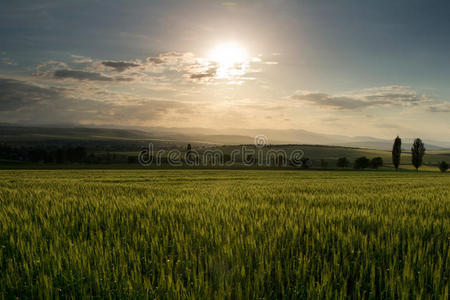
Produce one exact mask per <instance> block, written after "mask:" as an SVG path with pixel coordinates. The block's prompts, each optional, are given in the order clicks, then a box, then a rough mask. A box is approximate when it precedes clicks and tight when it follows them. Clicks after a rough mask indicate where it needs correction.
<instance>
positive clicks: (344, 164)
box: [336, 157, 350, 168]
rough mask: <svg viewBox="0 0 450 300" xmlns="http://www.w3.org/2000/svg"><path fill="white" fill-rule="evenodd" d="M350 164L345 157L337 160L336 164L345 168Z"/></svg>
mask: <svg viewBox="0 0 450 300" xmlns="http://www.w3.org/2000/svg"><path fill="white" fill-rule="evenodd" d="M349 165H350V161H349V160H348V159H347V157H341V158H339V159H338V160H337V163H336V166H338V167H339V168H347V167H348V166H349Z"/></svg>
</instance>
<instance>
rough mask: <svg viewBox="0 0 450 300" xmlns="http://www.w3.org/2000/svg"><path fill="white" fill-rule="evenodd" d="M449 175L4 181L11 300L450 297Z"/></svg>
mask: <svg viewBox="0 0 450 300" xmlns="http://www.w3.org/2000/svg"><path fill="white" fill-rule="evenodd" d="M449 183H450V176H449V175H448V174H440V173H435V172H424V173H418V174H416V173H415V172H400V173H394V172H387V171H385V172H356V171H354V172H338V171H333V172H326V171H313V172H304V171H269V170H265V171H257V170H253V171H243V170H240V171H239V170H27V171H25V170H17V171H14V170H3V171H0V268H1V270H2V271H1V272H0V297H1V298H14V297H20V298H45V297H48V298H56V297H63V298H65V297H69V298H86V297H88V298H116V297H133V298H146V297H147V298H160V299H164V298H191V299H214V298H217V299H221V298H252V299H255V298H265V299H273V298H286V299H287V298H308V299H326V298H348V297H350V298H358V299H360V298H367V299H376V298H384V299H398V298H402V299H412V298H416V299H424V298H425V299H426V298H428V299H448V293H449V277H450V265H449V263H450V256H449V252H450V251H449V250H450V249H449V244H450V243H449V241H450V240H449V239H450V184H449Z"/></svg>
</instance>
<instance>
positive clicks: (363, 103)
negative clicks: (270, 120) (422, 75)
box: [291, 86, 432, 110]
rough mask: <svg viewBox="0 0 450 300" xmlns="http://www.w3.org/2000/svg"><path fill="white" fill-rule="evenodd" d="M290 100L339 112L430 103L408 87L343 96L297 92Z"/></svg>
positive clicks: (393, 87)
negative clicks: (338, 110)
mask: <svg viewBox="0 0 450 300" xmlns="http://www.w3.org/2000/svg"><path fill="white" fill-rule="evenodd" d="M291 98H292V99H295V100H300V101H307V102H309V103H312V104H315V105H319V106H323V107H330V108H333V109H340V110H357V109H363V108H370V107H376V106H392V105H397V106H414V105H419V104H423V103H427V102H430V101H432V99H431V98H429V97H428V96H426V95H424V94H419V93H417V92H416V91H414V90H412V89H411V87H408V86H386V87H378V88H371V89H365V90H362V91H358V92H356V93H350V94H344V95H329V94H326V93H320V92H308V91H297V92H296V93H295V94H294V95H293V96H291Z"/></svg>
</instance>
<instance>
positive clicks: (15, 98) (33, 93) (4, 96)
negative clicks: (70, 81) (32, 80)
mask: <svg viewBox="0 0 450 300" xmlns="http://www.w3.org/2000/svg"><path fill="white" fill-rule="evenodd" d="M60 96H61V94H60V90H59V89H57V88H52V87H41V86H37V85H33V84H28V83H25V82H23V81H19V80H14V79H7V78H0V111H17V110H20V109H21V108H23V107H27V106H31V105H35V104H39V103H43V102H45V101H48V100H51V99H55V98H58V97H60Z"/></svg>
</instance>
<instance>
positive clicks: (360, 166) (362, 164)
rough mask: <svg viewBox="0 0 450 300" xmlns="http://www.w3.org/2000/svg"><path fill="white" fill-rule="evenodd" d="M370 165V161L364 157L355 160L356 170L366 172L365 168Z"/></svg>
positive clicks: (354, 166)
mask: <svg viewBox="0 0 450 300" xmlns="http://www.w3.org/2000/svg"><path fill="white" fill-rule="evenodd" d="M369 164H370V160H369V159H368V158H367V157H365V156H362V157H358V158H357V159H355V163H354V164H353V168H355V169H356V170H364V169H365V168H367V167H369Z"/></svg>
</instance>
